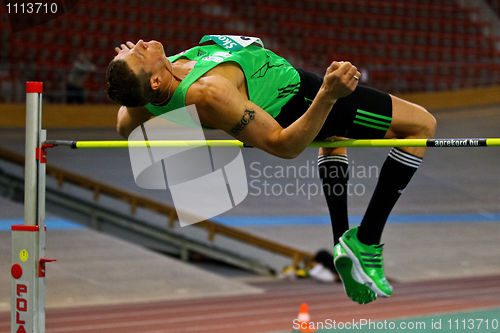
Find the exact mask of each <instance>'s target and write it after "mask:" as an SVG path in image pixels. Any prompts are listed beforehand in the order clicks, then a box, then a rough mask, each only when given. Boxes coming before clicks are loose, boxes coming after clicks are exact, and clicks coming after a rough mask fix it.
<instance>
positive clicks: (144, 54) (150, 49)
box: [114, 39, 170, 73]
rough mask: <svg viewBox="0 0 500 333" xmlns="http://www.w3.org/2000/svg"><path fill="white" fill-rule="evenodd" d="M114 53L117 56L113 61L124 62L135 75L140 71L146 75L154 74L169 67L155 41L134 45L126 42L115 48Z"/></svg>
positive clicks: (161, 46) (160, 45)
mask: <svg viewBox="0 0 500 333" xmlns="http://www.w3.org/2000/svg"><path fill="white" fill-rule="evenodd" d="M115 51H116V53H117V55H116V57H115V58H114V60H124V61H125V62H126V63H127V64H128V65H129V67H130V68H131V69H132V70H133V71H134V72H135V73H139V72H140V70H141V69H142V70H144V71H145V72H146V73H156V72H157V71H158V70H160V69H162V68H165V66H170V64H169V61H168V59H167V57H166V55H165V51H164V50H163V45H162V44H161V43H160V42H157V41H155V40H151V41H149V42H144V41H143V40H142V39H141V40H139V41H138V42H137V43H136V44H134V43H132V42H126V43H125V44H122V45H121V46H120V47H117V48H115Z"/></svg>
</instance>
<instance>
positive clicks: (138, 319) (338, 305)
mask: <svg viewBox="0 0 500 333" xmlns="http://www.w3.org/2000/svg"><path fill="white" fill-rule="evenodd" d="M255 285H256V286H258V287H260V288H263V289H265V290H266V292H265V293H264V294H261V295H250V296H235V297H214V298H204V299H197V300H182V301H169V302H150V303H145V304H122V305H115V306H95V307H79V308H71V309H49V310H48V311H47V332H48V333H84V332H99V333H118V332H119V333H131V332H134V333H135V332H148V333H169V332H173V333H183V332H204V333H211V332H214V333H215V332H217V333H229V332H231V333H234V332H238V333H247V332H248V333H250V332H251V333H264V332H278V331H279V332H287V331H291V329H292V325H293V320H294V319H295V318H296V316H297V312H298V310H299V307H300V304H301V303H302V302H306V303H308V305H309V312H310V315H311V320H312V321H315V322H321V321H326V320H328V319H329V320H336V321H337V322H352V320H355V321H359V320H363V319H365V320H369V319H370V320H382V319H398V318H410V317H417V316H426V315H435V314H443V313H456V312H462V311H470V310H479V309H493V310H492V311H493V312H491V311H490V312H489V313H490V316H491V314H493V315H497V314H498V311H497V310H498V309H495V308H500V276H488V277H474V278H461V279H446V280H433V281H420V282H406V283H395V284H394V287H395V293H394V295H393V296H392V297H391V299H378V300H376V301H375V302H373V303H370V304H366V305H358V304H357V303H353V302H351V301H350V300H349V299H348V298H347V297H346V296H345V294H344V291H343V288H342V286H341V285H340V284H320V283H316V282H314V281H311V280H301V281H279V282H266V283H258V284H255ZM455 317H456V316H455ZM497 319H500V318H497ZM8 322H9V314H8V313H0V332H1V333H7V332H8ZM491 331H492V332H494V331H496V330H491Z"/></svg>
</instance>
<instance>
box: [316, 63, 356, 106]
mask: <svg viewBox="0 0 500 333" xmlns="http://www.w3.org/2000/svg"><path fill="white" fill-rule="evenodd" d="M355 76H356V77H357V78H358V80H357V79H355ZM360 77H361V73H360V72H359V71H358V69H357V68H356V66H354V65H353V64H351V63H350V62H337V61H334V62H332V63H331V65H330V66H329V67H328V68H327V69H326V73H325V76H324V78H323V85H322V86H321V88H322V89H323V90H325V92H326V93H327V94H328V96H330V97H331V98H333V99H335V100H337V99H339V98H341V97H345V96H347V95H349V94H350V93H352V92H353V91H354V89H356V86H357V85H358V82H359V78H360Z"/></svg>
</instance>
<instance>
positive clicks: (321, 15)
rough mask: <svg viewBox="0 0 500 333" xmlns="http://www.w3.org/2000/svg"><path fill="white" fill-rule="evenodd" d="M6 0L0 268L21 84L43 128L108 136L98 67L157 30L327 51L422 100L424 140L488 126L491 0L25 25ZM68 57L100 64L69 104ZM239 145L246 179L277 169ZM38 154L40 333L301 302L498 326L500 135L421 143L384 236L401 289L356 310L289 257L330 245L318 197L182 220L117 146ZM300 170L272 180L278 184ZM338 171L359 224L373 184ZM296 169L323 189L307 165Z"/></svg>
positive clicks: (276, 163)
mask: <svg viewBox="0 0 500 333" xmlns="http://www.w3.org/2000/svg"><path fill="white" fill-rule="evenodd" d="M8 2H9V1H3V6H0V39H1V46H0V271H2V272H7V271H8V270H10V232H9V228H10V224H13V223H18V224H19V223H21V224H22V216H23V206H22V200H23V196H22V190H23V189H22V186H23V185H22V180H23V179H22V178H23V170H22V165H23V156H22V154H23V153H24V129H23V126H24V112H25V110H24V100H25V82H26V81H43V82H44V95H43V96H44V97H43V98H44V127H46V128H48V136H49V139H69V140H70V139H87V140H89V139H96V140H99V139H102V140H106V139H120V138H119V137H118V135H117V134H116V133H115V131H114V121H115V119H116V112H117V108H118V107H117V106H116V105H113V104H112V103H110V101H109V100H108V98H107V96H106V93H105V78H104V77H105V71H106V67H107V64H108V63H109V61H110V60H111V59H112V58H113V56H114V54H115V52H114V50H113V49H114V47H115V46H119V44H121V43H123V42H125V41H132V42H135V41H137V40H139V39H144V40H150V39H155V40H158V41H160V42H162V43H163V45H164V46H165V51H166V53H167V55H171V54H175V53H177V52H180V51H182V50H185V49H187V48H190V47H192V46H195V45H196V44H197V43H198V41H199V40H200V39H201V37H202V36H203V35H205V34H234V35H249V36H257V37H260V38H261V39H262V40H263V42H264V44H265V46H266V47H267V48H269V49H271V50H273V51H275V52H276V53H277V54H279V55H282V56H283V57H285V58H287V59H288V60H289V61H290V62H291V63H292V64H293V65H294V66H296V67H301V68H304V69H308V70H310V71H314V72H316V73H318V74H320V75H321V74H322V73H323V72H324V70H325V68H326V67H327V66H328V65H329V63H330V62H331V61H332V60H348V61H351V62H352V63H354V64H355V65H356V66H358V68H360V69H362V71H363V84H366V85H370V86H373V87H376V88H379V89H381V90H385V91H388V92H390V93H393V94H396V95H400V96H403V97H405V98H407V99H409V100H411V101H415V102H417V103H419V104H422V105H424V106H426V107H427V108H428V109H429V110H430V111H431V112H432V113H433V114H434V115H435V116H436V118H437V119H438V133H437V137H461V136H464V137H499V136H500V0H435V1H432V0H405V1H403V0H401V1H397V0H380V1H378V0H289V1H278V0H257V1H250V0H239V1H228V0H184V1H167V0H147V1H140V0H101V1H98V0H86V1H65V2H63V1H56V2H57V3H58V4H60V5H61V6H63V3H64V6H65V9H66V12H65V13H64V14H63V15H60V16H58V17H57V18H55V19H53V20H50V21H47V22H44V23H41V22H39V23H40V24H38V25H36V26H26V25H25V26H16V24H15V23H16V22H13V20H12V17H11V16H9V15H8V14H7V7H6V5H7V3H8ZM80 54H86V55H87V56H88V58H89V60H90V62H91V63H92V64H94V65H95V68H94V69H92V70H91V71H89V72H88V75H86V77H85V80H84V83H83V89H84V103H83V104H79V105H77V104H68V103H67V102H68V99H67V96H68V91H67V84H68V81H69V79H70V73H71V71H72V68H73V67H74V63H75V61H76V59H77V57H78V56H79V55H80ZM315 154H316V152H315V151H314V150H313V149H308V150H306V151H305V152H304V153H303V154H302V155H301V156H300V157H299V158H297V159H296V160H295V161H294V163H295V166H296V167H297V168H299V167H303V168H305V169H306V170H309V171H310V170H313V169H314V166H315V162H316V161H315V159H316V158H315ZM385 154H386V151H385V150H374V149H359V150H354V149H353V150H352V152H351V153H350V161H351V165H353V166H360V167H363V166H366V167H369V166H380V165H381V164H382V162H383V160H384V158H385ZM244 157H245V163H246V166H247V171H248V176H249V177H251V178H253V179H257V183H256V184H262V181H263V180H266V179H265V177H264V179H263V178H262V176H261V177H258V176H257V175H256V173H255V172H253V171H255V170H256V169H255V168H250V164H251V163H252V162H258V163H259V164H258V167H257V168H258V169H259V170H260V171H262V168H263V167H264V166H270V167H271V168H273V169H271V170H278V169H279V167H281V166H283V165H288V162H287V164H284V162H283V161H282V160H279V159H277V158H273V157H271V156H269V155H267V154H265V153H263V152H258V151H255V150H251V149H247V150H245V151H244ZM49 165H50V168H49V169H48V176H49V177H48V184H47V188H48V198H47V204H48V222H47V223H48V227H49V236H48V237H49V239H48V254H49V256H52V257H56V258H57V259H58V262H56V263H53V264H51V266H49V268H48V278H47V285H48V295H47V308H48V311H47V332H48V333H50V332H72V333H74V332H103V333H108V332H109V333H111V332H120V333H123V332H125V333H126V332H176V333H177V332H179V333H180V332H196V331H197V332H239V333H244V332H259V333H267V332H289V331H290V330H291V328H292V321H293V320H294V319H295V318H296V317H297V312H298V310H299V306H300V304H301V303H302V302H307V303H308V304H309V310H310V312H311V317H312V319H313V320H318V321H321V320H325V319H327V318H333V319H337V320H339V321H349V320H353V319H354V320H359V319H362V318H372V319H377V320H384V319H399V320H402V319H401V318H407V319H408V318H410V319H411V318H414V319H415V318H417V319H418V320H424V321H425V320H427V321H430V320H431V319H430V318H441V319H443V320H444V321H446V320H448V319H450V318H451V319H450V320H455V319H457V320H462V319H464V318H465V319H470V318H483V319H489V320H490V321H492V320H493V319H496V320H497V322H498V320H500V301H499V300H500V297H499V296H500V261H499V259H498V258H500V247H499V246H498V244H499V241H500V223H499V222H500V208H499V207H500V202H499V199H498V198H499V197H500V177H499V176H498V174H499V167H498V165H500V154H499V152H498V149H497V148H488V149H465V148H457V149H450V150H445V149H441V150H438V149H434V150H430V151H429V153H428V155H427V157H426V159H425V163H424V165H423V167H422V169H421V170H420V171H419V172H418V173H417V175H416V177H415V178H414V180H413V181H412V183H411V186H409V188H408V189H407V190H406V191H405V195H404V196H403V197H402V199H401V200H400V202H399V203H398V205H397V206H396V208H395V211H394V216H393V217H392V218H391V221H390V223H389V225H388V227H387V228H386V232H385V234H384V241H385V242H386V243H387V245H386V254H385V255H386V272H387V275H388V276H389V277H390V278H392V279H393V281H394V283H395V290H396V292H395V295H394V296H393V297H392V298H391V299H388V300H377V301H376V302H374V303H372V304H370V305H366V306H363V307H360V306H358V305H357V304H354V303H352V302H351V301H350V300H348V299H347V298H346V297H345V295H344V293H343V289H342V286H341V285H340V284H338V283H323V284H320V283H318V282H316V281H314V280H313V279H310V278H309V279H308V278H304V279H302V278H299V277H298V275H300V274H297V271H293V270H291V269H290V268H291V267H292V266H296V268H304V267H305V265H307V263H308V262H310V260H311V258H312V257H313V255H314V253H315V252H316V251H317V250H319V249H321V248H325V249H328V250H330V243H331V236H330V226H329V221H328V218H327V214H328V213H327V210H326V207H325V202H324V199H323V197H322V196H321V195H318V194H317V193H316V194H315V195H312V196H310V195H309V194H310V193H308V194H307V195H305V194H301V193H296V194H295V195H291V196H287V195H271V196H266V195H263V194H255V195H252V194H251V195H249V197H248V198H247V199H246V200H245V202H244V203H243V204H242V205H240V206H238V207H236V208H235V209H233V210H232V211H230V212H228V213H226V214H224V215H223V216H220V217H218V218H215V219H214V220H213V221H208V222H204V223H200V224H198V225H195V226H192V227H188V228H182V229H181V228H179V227H178V225H177V223H176V217H175V211H174V210H173V209H172V199H171V197H170V195H169V194H168V193H159V192H155V191H146V190H142V189H139V188H138V187H137V186H136V185H135V183H134V180H133V177H132V173H131V171H130V166H129V165H130V161H129V156H128V152H127V151H98V150H96V151H78V152H74V151H69V150H64V149H58V150H53V151H50V152H49ZM353 170H356V169H353ZM295 178H296V177H294V176H293V175H287V176H285V177H283V178H280V177H274V178H273V177H271V178H270V179H267V180H268V181H270V182H271V184H275V185H276V186H277V187H279V186H284V185H285V184H288V183H295V181H296V179H295ZM351 178H352V183H353V184H358V185H360V186H361V187H362V188H363V189H366V191H364V192H363V193H361V194H355V195H352V196H350V197H349V200H350V213H351V214H352V216H351V220H352V222H353V223H354V224H355V223H358V222H359V220H360V217H361V215H362V214H363V212H364V209H365V207H366V205H367V203H368V200H369V198H370V195H371V192H372V189H373V186H374V184H375V182H376V180H377V179H376V177H351ZM299 180H300V182H304V183H307V184H316V185H318V184H319V179H318V178H317V175H314V174H308V175H307V176H306V177H302V178H301V179H299ZM301 184H302V183H301ZM259 186H260V185H259ZM260 189H261V190H262V189H263V188H260ZM118 238H120V239H121V240H119V239H118ZM283 268H289V270H288V273H289V274H288V276H286V277H285V276H284V274H283V271H282V270H283ZM290 272H291V273H290ZM9 285H10V284H9V277H8V276H7V274H3V275H1V276H0V333H4V332H5V333H6V332H9V312H8V311H9V307H10V301H9V297H10V287H9ZM432 316H435V317H432ZM422 318H423V319H422ZM417 319H415V320H417ZM444 321H443V322H444ZM427 328H428V329H427V330H420V331H421V332H427V331H429V332H431V331H432V330H430V329H429V328H430V324H428V327H427ZM456 330H458V329H456ZM456 330H453V329H450V330H449V332H453V331H456ZM372 331H373V330H372ZM473 331H474V332H492V331H495V330H492V329H489V330H484V327H483V330H481V329H474V330H473ZM496 331H498V329H497V330H496ZM325 332H326V331H325Z"/></svg>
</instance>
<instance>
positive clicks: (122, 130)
mask: <svg viewBox="0 0 500 333" xmlns="http://www.w3.org/2000/svg"><path fill="white" fill-rule="evenodd" d="M151 116H152V115H151V113H149V111H148V110H147V109H146V108H145V107H136V108H127V107H126V106H122V107H120V109H119V110H118V117H117V121H116V131H117V132H118V134H120V135H121V136H123V137H124V138H128V136H129V135H130V133H131V132H132V131H133V130H134V129H135V128H136V127H137V126H139V125H141V124H142V123H144V122H146V121H148V120H149V119H150V118H151Z"/></svg>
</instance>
